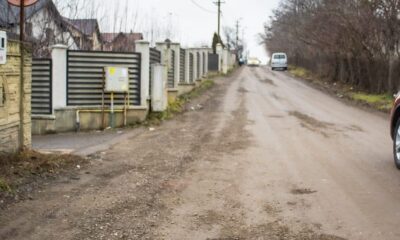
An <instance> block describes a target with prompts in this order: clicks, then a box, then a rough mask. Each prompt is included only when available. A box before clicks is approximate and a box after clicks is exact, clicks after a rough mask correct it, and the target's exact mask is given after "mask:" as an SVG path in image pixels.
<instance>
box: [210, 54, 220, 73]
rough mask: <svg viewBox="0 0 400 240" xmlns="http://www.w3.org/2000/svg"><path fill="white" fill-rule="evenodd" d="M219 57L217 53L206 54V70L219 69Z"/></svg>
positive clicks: (215, 70) (213, 70)
mask: <svg viewBox="0 0 400 240" xmlns="http://www.w3.org/2000/svg"><path fill="white" fill-rule="evenodd" d="M218 61H219V57H218V54H214V53H209V54H208V71H211V72H217V71H218V70H219V62H218Z"/></svg>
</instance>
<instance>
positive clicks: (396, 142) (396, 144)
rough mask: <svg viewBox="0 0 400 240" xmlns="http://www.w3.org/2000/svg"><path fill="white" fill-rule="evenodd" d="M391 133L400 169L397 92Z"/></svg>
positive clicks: (399, 118)
mask: <svg viewBox="0 0 400 240" xmlns="http://www.w3.org/2000/svg"><path fill="white" fill-rule="evenodd" d="M390 119H391V121H390V134H391V136H392V139H393V156H394V163H395V164H396V167H397V168H398V169H400V94H397V96H396V99H395V101H394V104H393V108H392V111H391V114H390Z"/></svg>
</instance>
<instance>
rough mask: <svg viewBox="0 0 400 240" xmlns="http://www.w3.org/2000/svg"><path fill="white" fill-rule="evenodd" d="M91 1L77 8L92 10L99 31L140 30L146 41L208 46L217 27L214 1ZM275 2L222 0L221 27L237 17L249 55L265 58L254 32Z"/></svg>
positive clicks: (258, 30)
mask: <svg viewBox="0 0 400 240" xmlns="http://www.w3.org/2000/svg"><path fill="white" fill-rule="evenodd" d="M71 1H79V0H71ZM92 1H93V2H94V3H93V5H88V4H87V3H88V1H85V0H83V2H82V3H83V5H82V7H80V9H86V12H84V11H79V14H80V15H81V16H79V17H91V16H88V15H93V12H96V17H97V18H99V19H100V23H101V28H102V31H113V30H114V29H116V30H117V31H118V30H122V31H130V30H133V31H139V32H143V33H144V34H145V37H146V38H148V39H146V40H149V41H151V40H154V41H160V40H164V39H165V38H166V36H169V37H170V38H171V39H172V40H173V41H178V42H181V43H182V44H183V45H184V46H201V45H204V44H207V45H210V42H211V38H212V35H213V33H214V32H215V31H216V30H217V7H216V5H215V4H214V3H213V2H214V0H92ZM278 4H279V0H225V3H224V4H223V5H222V20H221V24H222V27H224V26H230V27H234V26H235V21H236V20H238V19H240V20H241V21H240V26H241V30H240V32H241V33H240V36H241V37H242V36H244V38H245V42H246V44H247V47H248V51H249V55H250V56H256V57H259V58H260V59H262V60H263V61H265V58H266V53H265V50H264V48H263V47H262V46H260V45H259V40H258V38H257V34H258V33H260V32H262V31H263V23H264V22H266V21H267V20H268V18H269V16H270V15H271V13H272V10H273V9H274V8H276V7H277V6H278ZM126 13H127V14H126ZM125 15H126V17H125ZM114 23H115V24H114ZM221 35H222V31H221ZM150 38H151V39H150Z"/></svg>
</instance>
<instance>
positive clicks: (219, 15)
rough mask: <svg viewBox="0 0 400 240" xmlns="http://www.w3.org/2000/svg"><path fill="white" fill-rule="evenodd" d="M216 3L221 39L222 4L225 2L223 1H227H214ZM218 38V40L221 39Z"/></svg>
mask: <svg viewBox="0 0 400 240" xmlns="http://www.w3.org/2000/svg"><path fill="white" fill-rule="evenodd" d="M214 3H215V5H217V6H218V37H219V39H220V38H221V35H220V33H221V4H223V3H225V2H223V1H221V0H217V1H216V2H214ZM219 39H218V40H219Z"/></svg>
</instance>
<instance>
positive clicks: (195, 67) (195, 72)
mask: <svg viewBox="0 0 400 240" xmlns="http://www.w3.org/2000/svg"><path fill="white" fill-rule="evenodd" d="M192 53H193V82H195V81H196V80H197V79H198V77H197V64H198V61H197V53H198V51H197V50H195V49H193V50H192Z"/></svg>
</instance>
